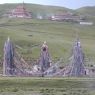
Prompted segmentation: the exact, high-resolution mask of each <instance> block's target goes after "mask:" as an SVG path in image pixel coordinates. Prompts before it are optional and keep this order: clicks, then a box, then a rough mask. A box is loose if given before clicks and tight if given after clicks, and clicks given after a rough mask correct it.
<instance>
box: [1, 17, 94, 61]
mask: <svg viewBox="0 0 95 95" xmlns="http://www.w3.org/2000/svg"><path fill="white" fill-rule="evenodd" d="M77 33H78V35H79V38H80V41H81V44H82V47H83V50H84V53H85V55H86V56H87V57H88V58H91V59H94V56H95V53H94V52H95V49H94V48H95V44H94V41H95V26H94V25H93V26H81V25H79V24H76V23H67V22H55V21H48V20H32V19H7V18H2V19H0V58H2V57H3V45H4V42H5V41H6V39H7V37H8V36H9V37H10V38H11V40H12V41H13V43H14V44H15V45H17V46H20V47H21V48H19V49H18V48H16V49H17V51H18V52H19V53H20V54H21V55H22V56H23V57H24V58H26V59H34V60H35V59H37V58H38V57H39V55H40V47H41V45H42V43H43V42H44V41H47V44H48V46H49V51H50V55H51V57H52V59H59V58H61V57H62V58H63V59H64V61H67V60H68V59H67V58H69V57H70V54H71V49H72V46H73V43H74V41H75V40H76V34H77Z"/></svg>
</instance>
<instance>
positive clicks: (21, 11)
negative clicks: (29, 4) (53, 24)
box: [6, 3, 84, 21]
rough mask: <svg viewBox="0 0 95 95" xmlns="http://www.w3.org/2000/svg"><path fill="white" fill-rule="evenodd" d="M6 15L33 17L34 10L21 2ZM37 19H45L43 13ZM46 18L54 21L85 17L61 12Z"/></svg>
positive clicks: (74, 19) (76, 19)
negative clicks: (29, 9)
mask: <svg viewBox="0 0 95 95" xmlns="http://www.w3.org/2000/svg"><path fill="white" fill-rule="evenodd" d="M6 16H7V17H9V18H33V17H32V12H29V11H28V10H27V9H26V7H25V4H24V3H23V4H21V5H19V6H17V7H16V8H15V9H12V10H10V11H8V12H7V13H6ZM36 18H37V19H44V18H43V16H42V15H40V16H38V15H37V16H36ZM45 18H46V19H50V20H53V21H72V20H73V21H80V20H83V19H84V18H83V17H81V16H78V15H73V14H72V13H69V12H67V13H60V14H53V15H49V16H47V17H45Z"/></svg>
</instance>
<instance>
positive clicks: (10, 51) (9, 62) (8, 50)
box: [3, 38, 15, 76]
mask: <svg viewBox="0 0 95 95" xmlns="http://www.w3.org/2000/svg"><path fill="white" fill-rule="evenodd" d="M14 71H15V65H14V46H13V44H12V42H11V41H10V38H8V40H7V41H6V42H5V45H4V63H3V75H6V76H11V75H14Z"/></svg>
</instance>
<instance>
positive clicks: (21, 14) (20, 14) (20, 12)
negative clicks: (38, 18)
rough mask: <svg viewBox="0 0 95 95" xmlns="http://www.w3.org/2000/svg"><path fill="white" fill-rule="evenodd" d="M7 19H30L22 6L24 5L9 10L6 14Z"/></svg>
mask: <svg viewBox="0 0 95 95" xmlns="http://www.w3.org/2000/svg"><path fill="white" fill-rule="evenodd" d="M8 17H10V18H15V17H17V18H32V15H31V13H30V12H28V11H27V10H26V8H25V6H24V3H23V4H22V5H20V6H17V7H16V8H15V9H13V10H11V11H10V12H9V13H8Z"/></svg>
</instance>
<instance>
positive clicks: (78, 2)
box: [0, 0, 95, 9]
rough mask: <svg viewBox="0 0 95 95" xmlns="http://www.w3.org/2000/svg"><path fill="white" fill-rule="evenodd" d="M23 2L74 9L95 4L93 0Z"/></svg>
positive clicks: (19, 0) (6, 0)
mask: <svg viewBox="0 0 95 95" xmlns="http://www.w3.org/2000/svg"><path fill="white" fill-rule="evenodd" d="M22 2H23V0H0V4H2V3H22ZM24 2H25V3H34V4H43V5H55V6H63V7H67V8H71V9H76V8H79V7H83V6H95V0H24Z"/></svg>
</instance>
